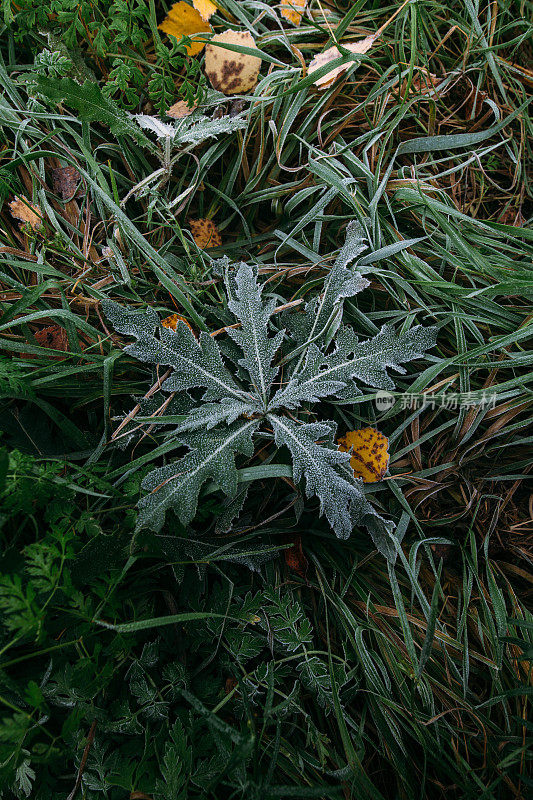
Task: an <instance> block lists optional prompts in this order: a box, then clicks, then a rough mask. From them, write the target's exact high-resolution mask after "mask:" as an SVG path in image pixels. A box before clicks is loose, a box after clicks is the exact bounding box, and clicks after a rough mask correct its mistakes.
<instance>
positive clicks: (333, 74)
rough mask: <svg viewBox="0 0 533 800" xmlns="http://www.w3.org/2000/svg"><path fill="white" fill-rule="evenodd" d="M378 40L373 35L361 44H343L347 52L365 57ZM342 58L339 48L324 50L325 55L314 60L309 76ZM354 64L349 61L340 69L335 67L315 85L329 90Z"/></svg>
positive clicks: (321, 54) (310, 66)
mask: <svg viewBox="0 0 533 800" xmlns="http://www.w3.org/2000/svg"><path fill="white" fill-rule="evenodd" d="M377 38H378V37H377V34H371V35H370V36H367V37H366V38H365V39H361V40H360V41H359V42H349V43H348V44H343V45H342V46H343V47H344V48H345V49H346V50H349V51H350V53H359V54H361V55H363V54H364V53H368V51H369V50H370V48H371V47H372V45H373V44H374V42H375V41H376V39H377ZM340 56H341V52H340V50H339V49H338V48H337V47H328V49H327V50H324V52H323V53H319V54H318V55H317V56H315V57H314V58H313V60H312V61H311V63H310V64H309V75H312V73H313V72H316V71H317V69H320V67H324V66H325V65H326V64H329V63H330V61H334V60H335V59H336V58H340ZM352 63H353V62H352V61H348V62H347V63H346V64H341V65H340V67H334V68H333V69H332V70H330V72H326V74H325V75H322V77H321V78H317V80H316V81H315V82H314V85H315V86H316V87H317V88H318V89H327V87H328V86H331V84H332V83H334V82H335V81H336V80H337V78H338V77H339V75H343V74H344V73H345V72H347V71H348V69H349V68H350V66H351V65H352Z"/></svg>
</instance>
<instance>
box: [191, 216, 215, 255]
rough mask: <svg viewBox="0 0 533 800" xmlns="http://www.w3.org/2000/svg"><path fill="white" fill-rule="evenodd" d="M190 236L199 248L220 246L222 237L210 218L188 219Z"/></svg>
mask: <svg viewBox="0 0 533 800" xmlns="http://www.w3.org/2000/svg"><path fill="white" fill-rule="evenodd" d="M189 225H190V227H191V233H192V238H193V239H194V241H195V242H196V244H197V245H198V247H199V248H200V249H201V250H205V249H206V247H220V245H221V244H222V237H221V235H220V232H219V230H218V228H217V226H216V225H215V223H214V222H213V220H212V219H190V220H189Z"/></svg>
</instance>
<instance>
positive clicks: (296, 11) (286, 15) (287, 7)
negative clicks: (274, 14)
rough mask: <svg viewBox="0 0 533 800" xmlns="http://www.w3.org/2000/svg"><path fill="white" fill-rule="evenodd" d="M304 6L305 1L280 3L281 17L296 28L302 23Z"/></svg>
mask: <svg viewBox="0 0 533 800" xmlns="http://www.w3.org/2000/svg"><path fill="white" fill-rule="evenodd" d="M306 5H307V0H283V2H282V3H281V16H282V17H283V19H286V20H288V21H289V22H292V24H293V25H296V27H298V25H299V24H300V23H301V21H302V17H303V15H304V11H305V7H306Z"/></svg>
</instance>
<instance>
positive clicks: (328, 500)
mask: <svg viewBox="0 0 533 800" xmlns="http://www.w3.org/2000/svg"><path fill="white" fill-rule="evenodd" d="M268 419H269V422H270V423H271V424H272V427H273V429H274V437H275V440H276V444H277V446H278V447H282V446H283V445H285V446H286V447H288V448H289V450H290V452H291V455H292V463H293V479H294V482H295V483H299V482H300V481H301V479H302V478H305V482H306V484H305V489H306V495H307V497H312V496H313V495H315V496H316V497H318V499H319V500H320V513H321V514H325V516H326V518H327V520H328V522H329V524H330V525H331V527H332V528H333V530H334V531H335V533H336V535H337V536H338V537H339V538H340V539H347V538H348V536H349V535H350V533H351V532H352V528H353V523H352V517H351V505H352V503H355V504H356V505H359V504H361V505H363V506H364V505H365V504H366V505H368V506H369V508H371V506H370V504H369V503H368V501H367V500H365V497H364V493H363V488H362V483H356V482H355V480H353V477H352V480H346V479H345V478H343V477H341V475H340V474H339V472H338V471H337V470H336V469H335V468H336V467H337V466H340V465H341V464H346V462H347V461H349V460H350V454H349V453H341V452H340V451H339V450H338V448H337V446H336V445H335V443H334V442H333V435H334V432H335V428H336V426H335V425H333V424H332V423H329V424H320V423H301V424H298V423H297V422H293V421H292V420H291V419H288V418H287V417H278V416H274V415H273V414H269V415H268ZM318 440H322V442H320V443H319V442H318ZM346 456H348V458H346ZM347 474H348V473H347Z"/></svg>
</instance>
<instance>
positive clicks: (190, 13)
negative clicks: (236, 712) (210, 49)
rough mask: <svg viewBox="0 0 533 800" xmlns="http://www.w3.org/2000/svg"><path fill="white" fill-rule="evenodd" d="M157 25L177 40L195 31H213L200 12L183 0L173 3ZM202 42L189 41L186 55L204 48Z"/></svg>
mask: <svg viewBox="0 0 533 800" xmlns="http://www.w3.org/2000/svg"><path fill="white" fill-rule="evenodd" d="M158 27H159V30H160V31H163V33H166V34H168V36H174V38H175V39H177V40H178V42H179V41H180V40H181V38H182V36H194V34H195V33H212V31H213V29H212V27H211V25H209V24H208V23H207V22H206V21H205V20H203V19H202V16H201V14H200V13H199V12H198V11H197V10H196V9H195V8H193V7H192V6H190V5H189V4H188V3H185V2H183V0H180V2H179V3H174V5H173V6H172V8H171V9H170V11H169V12H168V16H166V17H165V19H164V20H163V22H162V23H161V24H160V25H159V26H158ZM204 44H205V42H191V44H190V45H189V46H188V47H187V55H188V56H195V55H197V54H198V53H200V52H201V51H202V50H203V49H204Z"/></svg>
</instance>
